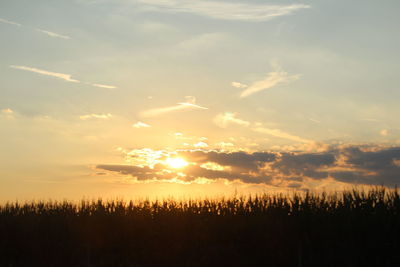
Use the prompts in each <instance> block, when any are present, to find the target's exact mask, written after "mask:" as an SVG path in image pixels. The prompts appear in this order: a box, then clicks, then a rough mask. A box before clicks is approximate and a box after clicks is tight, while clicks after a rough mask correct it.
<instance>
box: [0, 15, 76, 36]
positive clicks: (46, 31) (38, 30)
mask: <svg viewBox="0 0 400 267" xmlns="http://www.w3.org/2000/svg"><path fill="white" fill-rule="evenodd" d="M0 22H2V23H6V24H10V25H14V26H18V27H25V28H29V29H31V30H35V31H37V32H40V33H43V34H46V35H47V36H50V37H54V38H61V39H66V40H68V39H71V37H69V36H67V35H63V34H59V33H55V32H52V31H48V30H44V29H40V28H35V27H30V26H24V25H22V24H20V23H18V22H15V21H11V20H6V19H2V18H0Z"/></svg>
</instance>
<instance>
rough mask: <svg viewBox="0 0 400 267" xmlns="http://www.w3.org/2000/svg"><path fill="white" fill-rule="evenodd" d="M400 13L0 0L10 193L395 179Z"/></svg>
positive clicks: (313, 3)
mask: <svg viewBox="0 0 400 267" xmlns="http://www.w3.org/2000/svg"><path fill="white" fill-rule="evenodd" d="M399 9H400V2H399V1H397V0H387V1H385V3H381V2H378V1H372V0H367V1H344V0H335V1H333V0H303V1H301V0H292V1H286V0H285V1H258V0H252V1H249V0H247V1H244V0H241V1H239V0H238V1H236V0H235V1H233V0H230V1H222V0H221V1H190V0H113V1H111V0H71V1H61V0H57V1H54V0H53V1H50V0H37V1H28V0H3V1H1V2H0V35H1V42H0V59H1V60H0V72H1V75H0V201H3V202H4V201H13V200H31V199H49V198H51V199H81V198H95V197H104V198H116V197H123V198H131V199H132V198H133V199H134V198H145V197H199V196H200V197H204V196H221V195H226V194H228V195H229V194H234V193H235V192H239V193H241V194H249V193H251V194H257V193H268V192H282V191H288V190H289V191H307V190H316V191H318V190H327V191H329V190H341V189H343V188H351V187H354V186H370V185H372V186H375V185H384V186H388V187H393V186H395V185H397V184H399V181H400V117H399V116H398V114H400V105H398V101H399V99H400V90H399V89H400V88H399V79H400V78H399V77H400V69H399V67H398V66H399V60H400V54H399V53H398V47H400V35H399V34H398V28H399V26H400V17H399V16H398V10H399Z"/></svg>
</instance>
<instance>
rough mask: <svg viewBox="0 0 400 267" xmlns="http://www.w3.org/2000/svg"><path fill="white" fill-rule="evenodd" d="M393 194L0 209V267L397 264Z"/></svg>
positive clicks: (398, 216) (398, 217) (399, 202)
mask: <svg viewBox="0 0 400 267" xmlns="http://www.w3.org/2000/svg"><path fill="white" fill-rule="evenodd" d="M399 231H400V198H399V193H398V190H397V189H393V190H388V189H385V188H375V189H372V190H370V191H362V190H350V191H345V192H342V193H333V194H326V193H321V194H316V193H304V194H292V195H290V196H289V195H283V194H281V195H266V194H265V195H259V196H247V197H236V196H234V197H231V198H218V199H202V200H179V201H178V200H174V199H168V200H164V201H149V200H143V201H137V202H133V201H130V202H124V201H123V200H113V201H102V200H101V199H99V200H96V201H81V202H80V203H71V202H66V201H64V202H56V201H48V202H31V203H25V204H20V203H7V204H4V205H2V206H0V251H1V252H0V266H400V258H399V256H398V252H399V251H400V250H399V249H400V246H399V240H400V239H399V238H400V234H399Z"/></svg>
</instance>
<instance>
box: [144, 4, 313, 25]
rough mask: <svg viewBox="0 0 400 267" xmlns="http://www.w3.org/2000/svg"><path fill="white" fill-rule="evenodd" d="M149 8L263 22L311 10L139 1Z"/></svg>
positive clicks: (302, 6) (267, 6)
mask: <svg viewBox="0 0 400 267" xmlns="http://www.w3.org/2000/svg"><path fill="white" fill-rule="evenodd" d="M138 2H140V3H142V4H145V5H146V6H147V7H148V8H147V9H144V11H156V12H163V13H189V14H196V15H201V16H206V17H211V18H214V19H221V20H237V21H252V22H261V21H267V20H271V19H273V18H277V17H280V16H285V15H289V14H292V13H293V12H295V11H298V10H301V9H305V8H310V6H309V5H304V4H292V5H268V4H263V5H262V4H261V5H256V4H249V3H228V2H214V1H188V0H186V1H185V0H138Z"/></svg>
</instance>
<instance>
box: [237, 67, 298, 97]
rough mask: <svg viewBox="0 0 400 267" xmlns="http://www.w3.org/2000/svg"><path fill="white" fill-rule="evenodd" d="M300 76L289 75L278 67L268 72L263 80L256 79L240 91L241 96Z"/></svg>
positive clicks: (285, 82) (246, 95) (294, 79)
mask: <svg viewBox="0 0 400 267" xmlns="http://www.w3.org/2000/svg"><path fill="white" fill-rule="evenodd" d="M299 78H300V75H298V74H297V75H289V74H288V73H287V72H285V71H283V70H281V69H280V68H277V70H275V71H273V72H270V73H268V74H267V77H266V78H265V79H263V80H261V81H256V82H254V83H252V84H251V85H250V86H248V87H247V88H246V89H245V90H243V91H242V92H241V93H240V97H241V98H244V97H248V96H250V95H252V94H255V93H258V92H261V91H264V90H267V89H270V88H272V87H275V86H277V85H280V84H287V83H290V82H293V81H296V80H298V79H299Z"/></svg>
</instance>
